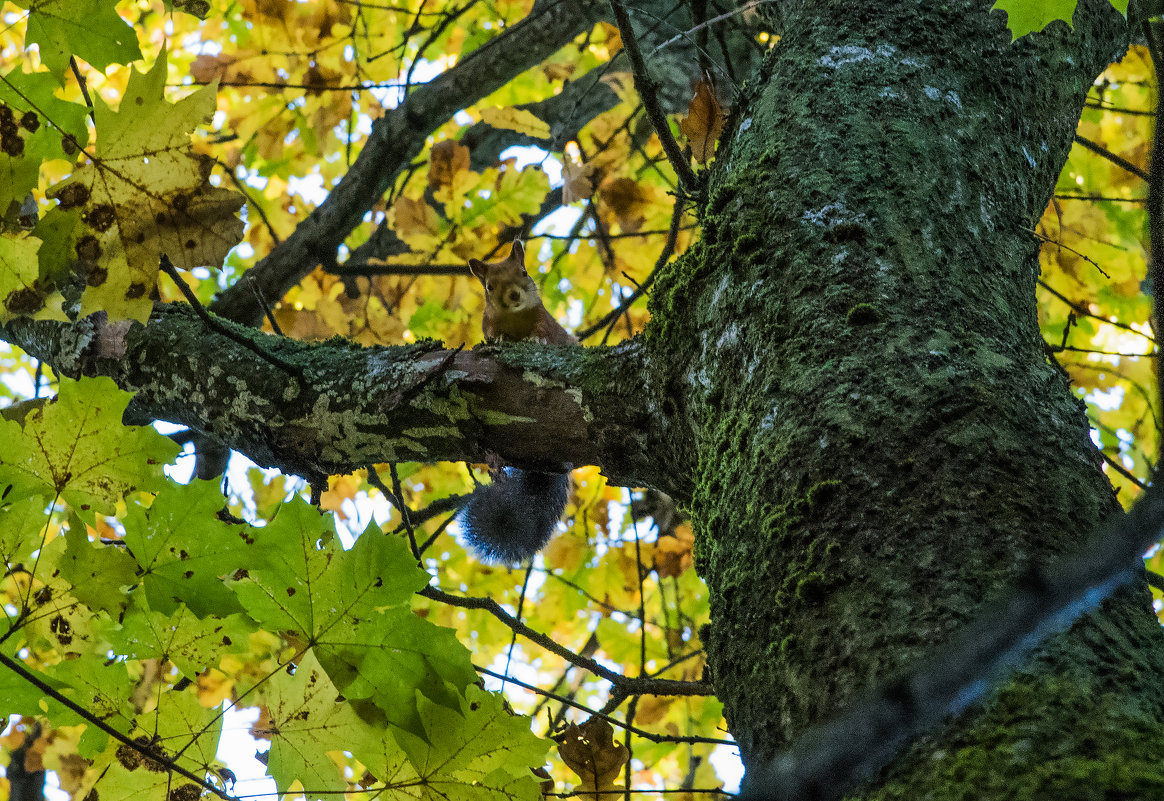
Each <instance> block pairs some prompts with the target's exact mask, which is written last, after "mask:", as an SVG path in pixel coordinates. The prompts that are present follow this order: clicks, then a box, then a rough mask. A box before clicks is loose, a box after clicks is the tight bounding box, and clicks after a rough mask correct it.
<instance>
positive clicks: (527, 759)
mask: <svg viewBox="0 0 1164 801" xmlns="http://www.w3.org/2000/svg"><path fill="white" fill-rule="evenodd" d="M417 705H418V708H419V710H420V718H421V721H422V723H423V726H424V733H423V736H417V735H416V734H414V733H411V732H407V731H402V730H400V729H393V732H392V733H393V735H394V737H395V740H396V741H397V742H396V743H395V744H394V743H392V742H391V741H388V740H387V738H381V739H380V740H379V741H370V742H369V741H353V742H352V743H351V744H350V745H349V747H348V748H349V750H350V751H351V752H352V753H353V754H355V755H356V757H357V758H358V759H359V760H360V761H361V762H363V763H364V764H365V765H366V766H367V767H368V770H369V771H370V772H371V773H372V775H373V776H375V777H376V778H377V779H379V780H380V782H382V783H383V786H384V788H385V789H384V795H385V796H386V797H389V798H421V799H430V798H456V799H464V801H478V800H479V801H486V800H487V799H488V800H489V801H502V800H503V799H528V801H536V799H540V798H541V797H542V792H541V786H540V785H541V779H538V778H537V777H535V776H534V775H533V773H532V772H531V771H532V769H534V768H539V767H541V766H542V764H543V763H544V762H545V756H546V751H547V749H548V743H547V742H546V741H545V740H542V739H540V738H538V737H535V736H534V735H533V734H532V733H531V732H530V730H529V718H526V717H520V716H517V715H514V714H512V713H511V712H509V711H508V710H507V709H506V708H505V705H504V702H503V701H502V699H501V696H499V695H494V694H492V693H487V692H485V691H484V690H482V689H481V688H479V687H476V686H472V687H469V688H468V691H467V693H466V697H465V698H463V699H461V704H460V708H459V709H456V710H454V709H449V708H448V707H444V706H440V705H438V704H434V703H432V702H431V701H429V700H428V699H425V698H418V699H417ZM397 744H398V745H399V748H397V747H396V745H397ZM402 753H403V755H404V756H405V757H406V758H405V759H402V758H401V754H402ZM370 789H379V784H378V785H377V786H375V787H373V788H370Z"/></svg>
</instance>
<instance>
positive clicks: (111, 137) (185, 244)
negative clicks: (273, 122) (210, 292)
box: [48, 49, 244, 322]
mask: <svg viewBox="0 0 1164 801" xmlns="http://www.w3.org/2000/svg"><path fill="white" fill-rule="evenodd" d="M165 83H166V51H165V50H164V49H163V50H162V53H161V55H160V56H159V57H158V60H157V62H156V63H155V64H154V66H153V68H152V69H151V70H150V71H149V72H145V73H140V72H136V71H135V72H133V74H132V75H131V76H130V79H129V83H128V85H127V86H126V89H125V95H124V96H123V97H122V99H121V105H120V106H119V108H118V110H117V111H114V110H112V109H111V108H110V107H109V106H107V105H106V104H105V102H104V101H102V100H101V98H100V97H99V96H96V97H94V99H93V103H94V105H93V117H94V127H95V128H96V130H97V145H96V149H95V153H94V156H93V161H92V163H90V164H87V165H85V166H84V167H82V168H80V169H79V170H77V171H76V172H74V173H73V175H72V176H70V177H69V178H68V179H66V180H65V181H62V182H61V183H59V184H57V185H56V186H54V187H52V188H51V189H50V190H49V192H48V195H49V197H51V198H55V199H56V200H57V201H58V202H59V203H60V208H61V209H63V210H69V209H74V208H75V209H79V210H80V211H81V219H82V222H83V224H82V226H81V230H80V231H79V232H78V233H77V245H76V248H75V250H76V255H77V256H78V257H79V259H80V266H81V268H82V269H83V270H84V271H85V278H86V284H87V286H86V289H85V292H84V294H83V295H82V297H81V314H82V315H87V314H89V313H91V312H93V311H96V310H98V309H104V310H105V311H106V312H108V313H109V315H110V316H111V317H113V318H131V319H136V320H140V321H142V322H145V320H146V319H147V318H148V317H149V313H150V310H151V309H152V307H153V301H151V300H150V295H151V293H152V292H153V290H154V287H155V285H156V284H157V277H158V263H159V259H160V258H161V256H162V255H163V254H164V255H167V256H169V258H170V260H171V261H172V262H173V263H174V265H175V266H177V267H179V268H181V269H187V270H189V269H193V268H194V267H199V266H206V267H219V266H221V265H222V262H223V260H224V259H225V258H226V255H227V253H228V252H229V251H230V249H231V248H232V247H234V246H235V245H236V244H237V243H238V242H239V240H240V239H241V238H242V231H243V223H242V220H240V219H238V217H237V216H236V212H237V211H238V210H239V209H240V208H241V207H242V205H243V202H244V198H243V196H242V195H240V194H239V193H237V192H231V191H228V190H226V189H221V188H218V187H214V186H211V185H210V183H209V177H210V170H211V167H212V162H211V160H209V159H208V158H207V157H205V156H202V155H200V154H198V153H195V152H194V151H193V149H192V147H191V144H190V133H191V132H192V131H193V130H194V129H195V127H197V126H198V125H199V124H201V123H202V122H204V121H205V120H206V119H208V118H209V117H210V116H211V115H212V114H213V113H214V109H215V100H214V96H215V92H216V90H217V87H216V86H213V85H211V86H206V87H203V88H202V89H199V90H198V91H196V92H194V93H193V94H191V95H189V96H188V97H186V98H184V99H182V100H179V101H178V102H176V103H170V102H168V101H167V100H166V99H165V97H164V90H165Z"/></svg>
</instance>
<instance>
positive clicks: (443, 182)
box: [428, 139, 469, 189]
mask: <svg viewBox="0 0 1164 801" xmlns="http://www.w3.org/2000/svg"><path fill="white" fill-rule="evenodd" d="M467 169H469V148H467V147H465V146H464V145H462V144H461V143H459V142H457V141H455V140H453V139H445V140H443V141H440V142H437V143H436V144H435V145H433V146H432V153H431V155H430V157H429V162H428V185H429V186H431V187H432V188H433V189H439V188H440V187H442V186H448V185H449V184H451V183H452V182H453V176H454V175H456V174H457V173H459V172H462V171H464V170H467Z"/></svg>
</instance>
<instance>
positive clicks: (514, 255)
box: [509, 239, 525, 267]
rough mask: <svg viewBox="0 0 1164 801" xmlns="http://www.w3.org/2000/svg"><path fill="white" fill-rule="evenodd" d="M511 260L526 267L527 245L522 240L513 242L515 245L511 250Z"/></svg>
mask: <svg viewBox="0 0 1164 801" xmlns="http://www.w3.org/2000/svg"><path fill="white" fill-rule="evenodd" d="M509 258H510V259H512V260H513V261H515V262H517V263H518V264H520V265H521V266H522V267H525V245H523V244H522V243H521V240H520V239H515V240H513V245H512V246H511V247H510V248H509Z"/></svg>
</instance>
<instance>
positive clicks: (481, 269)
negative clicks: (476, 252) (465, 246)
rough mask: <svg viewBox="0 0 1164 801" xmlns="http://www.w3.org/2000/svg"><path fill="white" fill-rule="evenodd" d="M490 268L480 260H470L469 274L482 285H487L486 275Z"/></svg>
mask: <svg viewBox="0 0 1164 801" xmlns="http://www.w3.org/2000/svg"><path fill="white" fill-rule="evenodd" d="M488 270H489V268H488V265H486V264H485V262H483V261H481V260H480V259H469V273H470V274H471V275H472V276H473V277H474V278H476V279H477V280H478V281H480V282H481V283H485V273H486V272H488Z"/></svg>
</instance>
